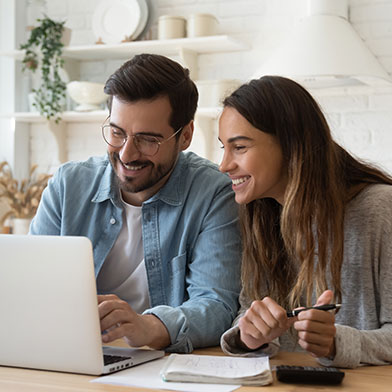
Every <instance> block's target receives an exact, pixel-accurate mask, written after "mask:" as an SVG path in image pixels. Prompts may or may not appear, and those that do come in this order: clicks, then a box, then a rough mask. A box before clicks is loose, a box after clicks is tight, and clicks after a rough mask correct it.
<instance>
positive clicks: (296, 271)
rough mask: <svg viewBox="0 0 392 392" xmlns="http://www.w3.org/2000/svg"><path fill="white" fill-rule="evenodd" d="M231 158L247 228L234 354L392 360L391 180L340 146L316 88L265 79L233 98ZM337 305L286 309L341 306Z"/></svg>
mask: <svg viewBox="0 0 392 392" xmlns="http://www.w3.org/2000/svg"><path fill="white" fill-rule="evenodd" d="M219 138H220V141H221V143H222V144H223V148H224V156H223V160H222V163H221V166H220V170H221V171H222V172H225V173H228V175H229V176H230V177H231V179H232V181H233V190H234V192H235V197H236V201H237V203H239V204H240V205H241V206H240V211H241V212H240V214H241V215H240V216H241V226H242V234H243V247H244V250H243V258H242V284H243V289H242V293H241V298H240V301H241V306H242V309H241V312H240V314H239V316H238V317H237V319H236V321H235V323H234V327H233V328H231V329H230V330H228V331H227V332H226V333H225V334H224V335H223V336H222V340H221V343H222V348H223V350H224V351H225V352H226V353H231V354H234V355H257V354H261V355H262V354H267V355H274V354H275V353H276V352H277V351H278V350H279V349H282V350H286V351H294V350H301V349H302V350H306V351H308V352H309V353H311V354H312V355H313V356H315V357H317V358H318V359H319V361H320V363H322V364H323V365H327V366H328V365H331V366H339V367H352V368H354V367H356V366H359V365H360V364H374V365H381V364H386V363H390V362H392V186H391V185H392V178H391V177H390V176H388V175H387V174H385V173H383V172H382V171H381V170H378V169H376V168H374V167H372V166H370V165H367V164H365V163H361V162H359V161H358V160H356V159H354V158H353V157H352V156H351V155H350V154H349V153H348V152H347V151H345V150H344V149H343V148H342V147H340V146H339V145H338V144H336V143H335V142H334V141H333V140H332V138H331V133H330V130H329V127H328V124H327V122H326V120H325V118H324V116H323V114H322V112H321V110H320V108H319V107H318V105H317V103H316V102H315V101H314V99H313V98H312V97H311V95H310V94H309V93H308V92H307V91H306V90H305V89H304V88H302V87H301V86H300V85H298V84H297V83H295V82H293V81H291V80H289V79H286V78H282V77H272V76H265V77H263V78H261V79H259V80H252V81H251V82H250V83H248V84H245V85H243V86H241V87H240V88H238V89H237V90H236V91H235V92H234V93H233V94H232V95H231V96H229V97H227V98H226V99H225V101H224V110H223V113H222V115H221V118H220V122H219ZM334 301H336V302H339V303H341V304H342V307H341V309H340V311H339V312H338V313H337V314H336V317H335V315H334V313H333V312H331V311H323V310H315V309H311V310H304V311H302V312H301V313H299V315H298V316H296V317H288V316H287V311H288V310H291V309H294V308H297V307H304V306H310V305H312V304H316V305H322V304H329V303H332V302H334Z"/></svg>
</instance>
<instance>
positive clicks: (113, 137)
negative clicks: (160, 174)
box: [101, 118, 183, 156]
mask: <svg viewBox="0 0 392 392" xmlns="http://www.w3.org/2000/svg"><path fill="white" fill-rule="evenodd" d="M108 119H109V118H107V119H106V120H105V122H104V124H103V125H102V127H101V128H102V136H103V138H104V140H105V142H106V143H107V144H109V146H112V147H114V148H120V147H122V146H123V145H124V144H125V143H126V142H127V140H128V138H129V137H131V138H132V140H133V143H134V145H135V147H136V149H137V150H138V151H139V152H140V153H141V154H143V155H148V156H152V155H155V154H156V153H157V152H158V150H159V147H160V146H161V144H163V143H166V142H167V141H169V140H170V139H172V138H173V137H174V136H176V135H177V133H179V132H180V131H181V130H182V128H183V127H181V128H179V129H178V130H177V131H176V132H174V133H173V135H171V136H170V137H168V138H167V139H164V140H162V141H160V140H159V139H158V138H157V137H155V136H151V135H144V134H142V133H136V134H135V135H127V134H126V133H125V132H124V131H123V130H121V129H119V128H117V127H115V126H113V125H111V124H108V123H107V121H108Z"/></svg>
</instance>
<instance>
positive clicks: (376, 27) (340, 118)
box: [31, 0, 392, 173]
mask: <svg viewBox="0 0 392 392" xmlns="http://www.w3.org/2000/svg"><path fill="white" fill-rule="evenodd" d="M97 3H98V0H97V1H94V0H84V1H81V0H50V1H47V4H48V9H47V11H48V14H49V16H51V17H53V18H61V19H63V18H64V19H66V20H67V23H66V25H67V26H69V27H71V28H72V30H73V31H72V41H71V44H73V45H79V44H91V43H93V42H94V41H95V38H94V36H93V33H92V31H91V18H92V15H93V11H94V7H95V5H96V4H97ZM305 3H306V2H305V0H296V1H294V0H150V9H151V15H152V19H153V23H152V34H153V37H155V36H156V22H155V21H156V19H157V18H158V17H159V16H160V15H163V14H172V15H174V14H176V15H183V16H185V17H186V16H188V15H190V14H191V13H195V12H201V13H203V12H206V13H212V14H215V15H216V16H217V17H218V19H219V20H220V31H221V32H222V33H227V34H232V35H234V36H236V37H238V38H241V39H243V40H244V41H245V42H248V43H249V44H250V47H251V48H252V49H250V50H248V51H244V52H235V53H222V54H216V55H201V56H199V68H200V69H199V78H200V79H217V78H236V79H241V80H246V79H248V78H249V77H250V76H251V75H252V74H253V72H254V71H255V69H256V68H257V66H258V64H260V62H261V61H263V59H266V58H267V57H268V56H269V54H270V53H271V51H272V50H273V49H274V47H275V46H276V45H277V44H278V43H279V41H280V40H282V39H283V37H284V36H285V34H287V33H288V31H289V29H290V28H291V27H292V26H293V25H295V24H296V23H297V22H298V20H299V18H300V16H301V15H303V14H304V12H305V11H304V10H305V5H306V4H305ZM349 4H350V12H349V15H350V20H351V22H352V24H353V26H354V28H355V29H356V30H357V32H358V33H359V34H360V36H361V37H362V39H364V40H365V42H366V44H367V45H368V47H369V48H370V50H371V51H372V52H373V53H374V54H375V55H376V56H377V57H378V58H379V60H380V62H381V63H382V65H383V66H384V67H385V68H386V69H387V71H388V72H389V73H390V74H392V0H350V1H349ZM121 63H122V61H115V60H114V61H110V62H103V61H102V62H85V63H83V64H82V66H81V69H80V77H81V78H82V79H86V80H93V81H99V82H104V81H105V79H106V78H107V76H108V75H109V74H110V73H111V72H113V71H114V70H115V69H116V68H117V67H118V66H119V65H120V64H121ZM316 98H317V99H318V100H319V102H320V104H321V106H322V108H323V109H324V111H325V113H326V115H327V118H328V121H329V123H330V125H331V128H332V131H333V134H334V135H335V137H336V139H337V140H338V141H339V142H340V143H341V144H343V145H344V146H345V147H346V148H347V149H348V150H350V151H351V152H352V153H353V154H355V155H357V156H359V157H361V158H363V159H369V160H372V161H373V162H375V163H377V164H379V165H381V166H383V167H384V168H386V169H387V170H389V171H390V172H391V173H392V154H391V153H390V151H391V150H392V88H391V89H384V90H372V91H370V90H366V89H361V90H353V89H352V90H342V91H334V92H333V93H332V94H331V93H328V92H325V91H323V92H321V93H317V96H316ZM37 128H39V126H37V125H35V126H34V127H33V131H32V134H31V150H32V154H31V160H32V161H34V162H39V163H40V164H41V167H42V168H47V167H49V166H50V165H51V163H50V161H49V160H50V156H51V151H53V148H52V144H51V143H53V140H51V139H50V135H48V133H47V132H43V131H42V130H41V131H39V129H37ZM213 128H215V133H216V127H213ZM100 138H101V136H100V131H99V127H98V125H97V124H87V125H86V124H72V126H70V127H69V128H68V132H67V148H68V154H69V158H70V159H84V158H86V157H88V156H89V155H91V154H97V153H101V152H103V151H104V150H105V146H103V144H102V142H101V140H100ZM205 143H206V141H201V142H200V143H199V145H198V146H196V147H195V150H197V151H198V152H201V153H203V151H205V148H206V146H205ZM219 158H220V153H219V151H218V150H216V151H215V152H214V153H213V159H214V160H219Z"/></svg>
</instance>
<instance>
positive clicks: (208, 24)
mask: <svg viewBox="0 0 392 392" xmlns="http://www.w3.org/2000/svg"><path fill="white" fill-rule="evenodd" d="M217 31H218V20H217V19H216V18H215V16H214V15H211V14H193V15H190V16H189V18H188V21H187V37H189V38H192V37H204V36H208V35H215V34H217Z"/></svg>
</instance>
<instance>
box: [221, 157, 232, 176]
mask: <svg viewBox="0 0 392 392" xmlns="http://www.w3.org/2000/svg"><path fill="white" fill-rule="evenodd" d="M232 167H233V161H232V160H231V158H230V157H229V154H227V153H226V152H225V153H224V154H223V158H222V161H221V163H220V165H219V170H220V171H221V172H222V173H228V172H229V171H230V169H231V168H232Z"/></svg>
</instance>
